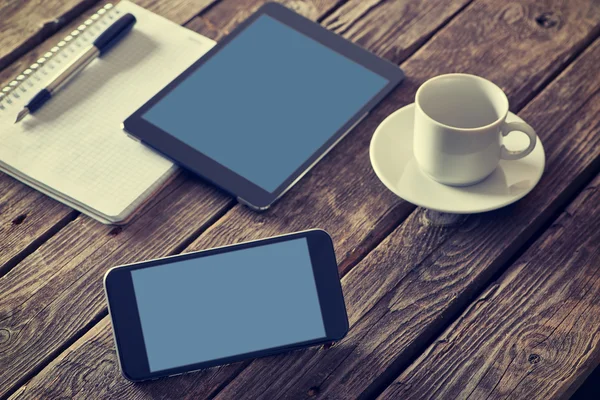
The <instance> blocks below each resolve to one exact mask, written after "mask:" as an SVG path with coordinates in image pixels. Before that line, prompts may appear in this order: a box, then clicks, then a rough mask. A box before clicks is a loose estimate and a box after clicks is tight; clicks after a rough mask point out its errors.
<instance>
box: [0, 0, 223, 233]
mask: <svg viewBox="0 0 600 400" xmlns="http://www.w3.org/2000/svg"><path fill="white" fill-rule="evenodd" d="M124 13H132V14H133V15H135V17H136V19H137V23H136V24H135V25H134V28H133V30H132V31H131V33H130V34H129V35H128V36H127V37H125V38H124V39H123V40H122V41H121V42H120V43H119V44H117V46H115V47H114V48H113V49H112V50H111V51H110V52H109V53H108V54H106V55H105V56H103V57H102V58H99V59H96V60H95V61H93V62H92V64H90V65H89V66H88V67H87V68H86V69H85V70H84V71H82V72H81V73H80V74H79V75H78V76H77V77H76V78H75V79H74V80H73V81H72V82H71V83H69V85H68V86H66V87H65V88H63V89H62V90H61V91H60V92H59V93H58V94H56V95H55V96H54V97H53V98H52V100H50V101H49V102H48V103H47V104H46V105H45V106H44V107H43V108H42V109H41V110H39V111H38V112H37V113H36V114H35V115H33V116H29V117H27V118H25V119H24V120H23V121H21V122H20V123H19V124H14V121H15V117H16V115H17V113H18V112H19V111H20V110H21V109H22V108H23V106H24V105H25V104H26V103H27V101H28V100H30V98H31V97H32V96H33V95H34V94H35V93H36V92H37V91H39V90H40V89H41V88H43V86H44V85H45V84H46V83H48V82H49V81H50V80H51V79H53V78H54V77H55V76H56V75H57V74H58V73H59V72H60V71H61V70H62V69H63V68H64V67H65V66H66V65H68V64H69V63H70V62H71V61H72V60H73V59H74V58H76V57H77V56H78V55H79V54H81V53H82V52H83V51H85V49H86V48H87V46H89V45H90V44H91V43H92V42H93V41H94V39H95V38H96V37H97V36H98V35H100V34H101V33H102V32H103V31H104V29H106V27H108V26H109V25H110V24H111V23H112V22H113V21H114V20H116V19H117V18H118V17H120V15H122V14H124ZM214 44H215V42H214V41H212V40H210V39H208V38H206V37H204V36H202V35H199V34H197V33H195V32H192V31H190V30H188V29H186V28H183V27H181V26H179V25H177V24H175V23H173V22H171V21H168V20H167V19H165V18H162V17H160V16H158V15H156V14H153V13H152V12H150V11H148V10H145V9H143V8H141V7H139V6H136V5H135V4H133V3H130V2H128V1H122V2H121V3H119V4H118V5H116V6H115V7H112V6H111V5H107V6H105V7H103V8H102V9H100V10H99V11H98V12H97V13H96V14H94V15H93V16H92V17H91V18H90V19H88V20H87V21H85V23H84V24H82V25H80V26H79V27H78V28H77V29H76V30H75V31H73V32H72V33H71V34H70V35H69V36H67V37H66V38H64V39H63V40H62V41H60V42H59V43H57V45H56V46H55V47H54V48H52V49H51V51H49V52H48V53H46V54H45V55H44V56H43V57H42V58H40V59H39V60H38V61H37V62H36V63H35V64H33V65H32V66H31V67H30V68H28V69H26V70H25V71H23V72H22V73H21V74H20V75H18V76H17V77H16V78H15V79H14V80H13V81H12V82H10V83H9V85H8V86H7V87H6V88H4V89H2V90H0V170H2V171H3V172H5V173H7V174H9V175H11V176H13V177H15V178H16V179H18V180H20V181H22V182H24V183H25V184H27V185H29V186H31V187H33V188H35V189H37V190H39V191H41V192H43V193H45V194H46V195H48V196H50V197H52V198H54V199H56V200H58V201H61V202H63V203H65V204H67V205H69V206H70V207H72V208H74V209H77V210H79V211H81V212H83V213H85V214H87V215H89V216H91V217H93V218H95V219H97V220H99V221H101V222H103V223H111V224H117V223H124V222H125V221H126V220H127V219H128V217H129V216H130V215H131V214H132V213H133V212H134V211H135V210H136V209H137V208H139V207H140V206H141V205H142V204H143V203H144V202H145V200H147V199H148V198H149V197H150V196H151V195H152V194H153V193H154V192H156V191H157V190H158V189H159V188H160V187H161V186H162V185H164V184H165V182H167V181H168V179H169V178H170V177H171V176H173V174H174V172H175V171H176V167H175V166H174V164H173V163H172V162H170V161H169V160H166V159H165V158H163V157H161V156H160V155H158V154H156V153H154V152H153V151H152V150H150V149H148V148H146V147H145V146H144V145H142V144H141V143H139V142H136V141H134V140H132V139H131V138H129V137H128V136H127V135H126V134H125V133H124V131H123V130H122V122H123V121H124V120H125V119H126V118H127V117H128V116H129V115H130V114H132V113H133V112H134V111H135V110H137V109H138V108H139V107H140V106H141V105H143V104H144V103H145V102H146V101H147V100H148V99H150V98H151V97H152V96H153V95H154V94H156V93H157V92H158V91H159V90H160V89H162V88H163V87H164V86H166V85H167V84H168V83H169V82H170V81H172V80H173V79H174V78H175V77H177V75H179V74H180V73H181V72H183V71H184V70H185V69H187V67H189V66H190V65H191V64H192V63H193V62H194V61H196V60H197V59H198V58H200V57H201V56H202V55H203V54H204V53H206V52H207V51H208V50H209V49H210V48H211V47H212V46H214Z"/></svg>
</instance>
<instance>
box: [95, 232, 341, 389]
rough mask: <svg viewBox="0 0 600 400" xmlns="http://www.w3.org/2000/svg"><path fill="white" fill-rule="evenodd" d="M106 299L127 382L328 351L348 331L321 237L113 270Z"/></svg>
mask: <svg viewBox="0 0 600 400" xmlns="http://www.w3.org/2000/svg"><path fill="white" fill-rule="evenodd" d="M106 291H107V297H108V300H109V308H110V312H111V318H112V322H113V328H114V329H115V337H116V341H117V347H118V349H119V357H120V360H121V361H123V358H126V360H124V361H125V363H121V366H122V368H123V369H124V375H125V376H126V377H130V376H132V375H135V378H136V379H134V380H143V379H145V378H148V377H153V376H162V375H164V374H165V372H167V373H166V374H170V373H171V372H173V371H177V372H180V371H186V370H194V369H198V368H203V367H208V366H212V365H219V364H220V363H226V362H232V361H235V360H238V359H244V358H248V357H258V356H262V355H266V353H265V354H263V352H264V351H268V350H272V349H287V348H297V347H302V345H309V344H315V343H321V342H326V341H331V340H335V339H339V337H334V336H339V334H338V333H335V332H342V336H343V334H345V332H346V330H347V317H346V313H345V308H344V305H343V297H342V294H341V287H340V283H339V276H338V274H337V264H336V263H335V255H334V253H333V246H332V244H331V239H330V238H329V236H328V235H327V234H326V233H324V232H323V231H309V232H305V233H300V234H293V235H291V236H290V237H279V238H272V239H266V240H264V241H257V242H254V243H246V244H242V245H236V246H231V247H229V248H220V249H215V250H209V251H207V252H201V253H197V254H188V255H182V256H177V257H171V258H166V259H163V260H154V261H149V262H147V263H142V264H139V265H132V266H124V267H117V268H115V269H113V270H112V271H111V272H109V273H108V274H107V278H106ZM125 366H130V369H132V370H135V371H137V372H136V373H134V374H131V373H126V371H125V369H126V368H125ZM132 366H133V367H132ZM188 367H189V368H188Z"/></svg>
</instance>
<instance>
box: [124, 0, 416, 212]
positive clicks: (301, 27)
mask: <svg viewBox="0 0 600 400" xmlns="http://www.w3.org/2000/svg"><path fill="white" fill-rule="evenodd" d="M261 15H268V16H270V17H272V18H275V19H276V20H278V21H280V22H282V23H284V24H286V25H288V26H290V27H291V28H292V29H295V30H297V31H298V32H301V33H302V34H304V35H306V36H308V37H310V38H312V39H314V40H316V41H318V42H320V43H321V44H323V45H325V46H327V47H329V48H331V49H332V50H333V51H336V52H338V53H339V54H342V55H343V56H345V57H347V58H349V59H351V60H353V61H355V62H357V63H358V64H360V65H362V66H364V67H365V68H367V69H369V70H371V71H373V72H375V73H377V74H378V75H380V76H382V77H383V78H385V79H387V80H388V81H389V83H388V84H387V85H386V86H385V87H384V88H383V89H382V90H381V91H379V93H378V94H377V95H375V96H374V97H373V98H372V99H371V100H370V101H369V102H367V103H366V104H365V105H364V106H363V107H362V108H361V109H360V110H359V111H358V112H357V113H356V114H355V115H354V116H352V118H350V119H349V120H348V121H347V122H346V123H345V124H344V125H343V126H342V127H341V128H340V129H339V130H338V131H337V132H336V133H335V134H333V135H332V136H331V137H330V138H329V140H327V142H325V143H324V144H323V146H321V147H320V148H319V149H318V150H317V151H316V152H315V153H313V154H312V155H311V156H310V157H309V158H308V159H307V160H306V161H305V162H304V163H303V164H302V165H301V166H300V167H299V168H298V169H296V170H295V171H294V173H293V174H291V175H290V176H289V177H288V178H287V179H286V180H285V181H284V182H283V183H282V184H281V185H280V186H279V187H278V188H277V189H275V190H274V191H273V192H268V191H266V190H265V189H263V188H261V187H260V186H258V185H256V184H254V183H253V182H251V181H249V180H247V179H246V178H244V177H242V176H240V175H238V174H237V173H235V172H233V171H231V170H230V169H228V168H227V167H225V166H223V165H221V164H219V163H217V162H216V161H214V160H213V159H211V158H209V157H208V156H206V155H204V154H203V153H202V152H201V151H198V150H196V149H194V148H193V147H191V146H189V145H187V144H185V143H183V142H182V141H180V140H179V139H177V138H175V137H174V136H172V135H170V134H169V133H168V132H165V131H163V130H161V129H159V128H158V127H156V126H154V125H153V124H151V123H150V122H148V121H146V120H145V119H143V118H142V115H144V114H145V113H146V112H147V111H148V110H149V109H150V108H151V107H152V106H154V104H156V103H157V102H158V101H160V100H161V99H162V98H163V97H165V96H166V95H167V94H168V93H169V92H171V90H173V89H174V88H175V87H176V86H178V85H179V83H180V82H182V81H183V80H185V79H186V78H187V77H188V76H189V75H190V74H191V73H193V72H194V71H195V70H197V69H198V68H200V67H201V66H202V65H203V64H204V63H205V62H206V61H207V60H209V59H210V58H211V57H213V56H214V55H215V54H216V53H217V52H219V50H220V49H222V48H223V47H225V46H227V44H228V43H229V42H230V41H231V40H233V39H234V38H235V37H236V36H237V35H238V34H239V33H240V32H241V31H243V30H244V29H245V28H246V27H247V26H249V25H250V24H252V23H253V22H254V21H255V20H256V19H257V18H259V17H260V16H261ZM403 78H404V74H403V72H402V70H401V69H400V68H399V67H398V66H397V65H395V64H393V63H391V62H388V61H386V60H383V59H381V58H379V57H377V56H375V55H374V54H372V53H370V52H368V51H366V50H364V49H363V48H361V47H359V46H357V45H355V44H353V43H351V42H349V41H347V40H345V39H343V38H342V37H340V36H338V35H336V34H334V33H332V32H330V31H328V30H327V29H325V28H323V27H322V26H320V25H319V24H317V23H315V22H313V21H311V20H309V19H307V18H304V17H302V16H300V15H298V14H296V13H294V12H293V11H291V10H289V9H287V8H286V7H284V6H282V5H280V4H277V3H267V4H265V5H264V6H262V7H261V8H260V9H259V10H258V11H257V12H256V13H255V14H253V15H252V16H250V17H249V18H248V19H247V20H245V21H244V22H242V23H241V24H240V25H239V26H238V27H237V28H236V29H234V30H233V31H232V32H231V33H230V34H229V35H228V36H227V37H225V38H224V39H223V40H221V41H220V42H219V43H218V44H217V45H215V46H214V47H213V48H212V49H211V50H210V51H208V52H207V53H206V54H205V55H204V56H203V57H202V58H200V59H199V60H198V61H196V62H195V63H194V64H192V66H190V67H189V68H188V69H187V70H185V71H184V72H183V73H181V75H179V76H178V77H177V78H176V79H175V80H173V81H172V82H171V83H169V84H168V85H167V86H166V87H165V88H164V89H162V90H161V91H160V92H159V93H158V94H157V95H155V96H154V97H153V98H152V99H150V100H149V101H148V102H147V103H146V104H144V105H143V106H142V107H141V108H140V109H138V110H137V111H136V112H135V113H134V114H132V115H131V116H130V117H129V118H127V119H126V120H125V122H124V123H123V125H124V129H125V131H126V132H128V133H129V134H130V135H132V136H134V137H135V138H137V139H139V140H140V141H142V142H143V143H144V144H145V145H148V146H149V147H151V148H153V149H155V150H157V151H158V152H160V153H162V154H163V155H165V156H166V157H167V158H169V159H171V160H173V161H174V162H175V163H177V164H179V165H181V166H183V167H184V168H187V169H189V170H191V171H192V172H194V173H196V174H198V175H200V176H201V177H203V178H205V179H206V180H208V181H210V182H212V183H213V184H215V185H216V186H219V187H220V188H222V189H224V190H225V191H227V192H229V193H231V194H232V195H234V196H236V197H238V199H239V200H240V201H242V202H243V203H245V204H247V205H249V206H251V207H252V208H254V209H257V210H264V209H267V208H268V207H269V206H270V205H271V204H273V202H275V200H277V199H278V198H279V197H280V196H281V195H283V194H284V193H285V192H286V191H287V190H288V189H289V188H291V187H292V186H293V184H294V183H295V182H296V181H297V180H298V179H300V178H301V177H302V176H303V175H304V174H305V173H306V172H308V170H310V168H311V167H312V166H313V165H314V164H316V162H317V161H318V160H320V159H321V157H323V156H324V155H325V154H326V153H327V152H328V151H329V150H330V149H331V148H332V147H333V146H334V145H335V144H336V143H337V142H338V141H339V140H341V139H342V137H343V136H344V135H345V134H346V133H348V132H349V131H350V130H351V129H352V128H353V127H354V125H356V124H357V123H358V122H360V120H361V119H362V118H364V117H365V116H366V115H367V114H368V112H369V111H370V110H371V109H373V107H375V105H377V103H379V102H380V101H381V100H382V99H383V98H384V97H385V96H386V95H387V94H388V93H389V92H391V91H392V89H393V88H394V87H395V86H396V85H398V84H399V83H400V82H401V81H402V79H403ZM198 124H199V125H200V124H201V121H198Z"/></svg>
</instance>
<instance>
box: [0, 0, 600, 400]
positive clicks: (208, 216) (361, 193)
mask: <svg viewBox="0 0 600 400" xmlns="http://www.w3.org/2000/svg"><path fill="white" fill-rule="evenodd" d="M135 2H136V3H138V4H140V5H142V6H144V7H146V8H148V9H150V10H152V11H153V12H155V13H158V14H160V15H163V16H164V17H166V18H169V19H171V20H173V21H176V22H177V23H180V24H183V25H184V26H187V27H188V28H190V29H193V30H195V31H197V32H200V33H202V34H204V35H206V36H209V37H211V38H214V39H216V40H219V39H220V38H221V37H223V35H225V34H226V33H227V32H228V31H230V30H231V29H232V28H233V27H234V26H236V24H238V23H239V22H240V21H242V20H243V19H245V18H246V17H247V16H248V15H250V14H251V13H252V11H253V10H255V9H256V8H257V7H258V6H260V5H261V3H263V1H262V0H243V1H239V0H220V1H214V0H171V1H168V0H135ZM284 3H285V4H286V5H287V6H289V7H291V8H293V9H294V10H296V11H298V12H299V13H301V14H303V15H305V16H307V17H309V18H311V19H313V20H316V21H319V22H320V23H321V24H322V25H323V26H325V27H327V28H328V29H330V30H332V31H334V32H337V33H339V34H341V35H343V36H344V37H346V38H348V39H350V40H352V41H354V42H356V43H358V44H360V45H361V46H363V47H365V48H367V49H368V50H370V51H372V52H374V53H376V54H378V55H380V56H382V57H385V58H387V59H388V60H390V61H392V62H394V63H397V64H399V65H401V67H402V68H403V69H404V71H405V72H406V75H407V80H406V81H405V82H404V83H403V84H402V85H401V86H400V87H399V88H397V89H396V90H395V91H394V92H393V93H392V94H391V95H390V96H388V97H387V98H386V99H385V100H384V101H383V102H382V103H381V104H380V105H379V106H378V107H377V108H376V110H375V112H373V113H372V114H371V115H370V116H369V117H368V118H367V119H366V120H365V121H363V122H362V123H361V124H360V125H358V127H357V128H356V129H354V131H353V132H352V133H351V134H350V135H349V136H348V137H347V138H346V139H344V140H343V141H342V142H341V143H340V144H339V145H338V146H337V147H336V148H335V149H334V150H333V151H332V152H331V153H330V154H329V155H328V156H327V157H325V159H324V160H322V161H321V162H320V163H319V164H318V165H317V166H316V167H315V168H314V169H313V171H312V172H310V173H309V174H308V175H307V176H306V177H305V178H304V179H302V181H301V182H300V183H299V184H298V185H296V187H295V188H294V189H292V190H291V191H290V192H289V193H288V194H287V195H286V196H285V197H284V198H283V199H282V200H281V201H280V202H279V203H278V204H277V205H276V206H275V207H273V208H272V209H271V210H270V211H268V212H266V213H262V214H258V213H255V212H252V211H250V210H248V209H247V208H245V207H243V206H240V205H238V204H236V202H235V201H234V200H233V199H232V198H230V197H228V196H226V195H224V194H222V193H221V192H219V191H217V190H215V189H214V188H213V187H211V186H210V185H208V184H205V183H203V182H201V181H200V180H198V179H196V178H194V177H191V176H188V175H186V174H181V175H180V176H179V177H178V178H177V179H176V180H175V181H173V182H171V183H170V184H169V185H168V187H166V188H165V189H164V190H162V192H160V194H159V195H158V196H156V197H155V198H154V199H153V200H152V201H151V203H150V204H149V205H148V206H146V207H145V208H144V210H143V211H142V212H141V213H140V214H139V215H137V217H136V218H135V219H134V220H133V222H132V223H130V224H129V225H127V226H125V227H122V228H121V227H110V226H105V225H101V224H99V223H97V222H95V221H93V220H91V219H90V218H88V217H86V216H83V215H80V214H79V213H78V212H75V211H74V210H72V209H69V208H68V207H66V206H64V205H62V204H59V203H57V202H55V201H53V200H51V199H49V198H47V197H45V196H43V195H41V194H40V193H38V192H36V191H34V190H32V189H30V188H28V187H26V186H24V185H23V184H21V183H19V182H17V181H15V180H13V179H11V178H9V177H8V176H6V175H3V174H0V397H1V398H4V397H11V398H52V397H59V396H60V397H63V398H83V399H96V398H128V397H131V398H146V397H154V398H179V397H187V398H213V397H216V398H228V399H238V398H264V399H277V398H284V397H285V398H291V399H296V398H330V399H345V398H350V399H353V398H357V397H361V396H362V397H366V398H375V397H378V396H380V398H385V399H388V398H389V399H408V398H411V399H413V398H421V397H423V398H443V399H446V398H455V397H458V398H467V397H468V398H472V399H480V398H488V397H490V398H505V397H509V398H528V399H533V398H535V399H547V398H555V397H563V398H564V397H568V396H569V395H570V394H572V393H573V392H574V391H575V390H576V389H577V387H578V386H579V385H580V384H581V383H582V382H583V381H584V380H585V378H586V377H587V376H588V375H589V374H590V372H591V371H592V370H593V369H594V368H595V367H596V366H597V365H598V364H600V317H599V316H600V229H598V226H599V225H600V191H599V189H598V187H599V185H600V177H599V176H598V171H599V170H600V39H598V37H599V36H600V2H598V1H596V0H569V1H561V0H522V1H516V0H505V1H499V0H473V1H471V0H428V1H421V0H398V1H380V0H348V1H343V0H318V1H317V0H315V1H302V0H288V1H285V2H284ZM103 4H104V3H103V2H102V1H100V2H98V1H97V0H45V1H44V2H40V1H34V0H5V1H3V2H1V3H0V71H1V72H0V82H7V81H8V80H9V79H11V78H12V77H13V76H14V75H15V74H16V73H18V72H19V71H21V70H23V69H24V68H26V67H27V66H28V65H30V64H31V63H33V62H34V61H35V60H36V59H37V58H39V57H40V56H41V55H42V54H43V53H44V52H46V51H47V50H48V49H49V48H50V47H52V46H53V45H54V44H55V43H56V41H57V40H58V39H59V38H61V37H62V36H64V35H65V34H66V33H68V32H70V31H71V30H72V29H73V28H74V27H76V26H77V25H79V24H80V23H81V21H83V20H84V19H85V18H86V16H89V15H90V14H91V13H93V12H94V11H95V10H96V9H97V8H98V7H100V6H101V5H103ZM447 72H467V73H474V74H477V75H481V76H483V77H486V78H488V79H491V80H492V81H494V82H496V83H497V84H498V85H500V86H501V87H502V88H503V89H504V90H505V91H506V93H507V94H508V97H509V100H510V104H511V109H512V111H514V112H518V113H519V115H520V116H521V117H523V118H524V119H525V120H526V121H527V122H529V123H530V124H531V125H533V126H534V127H535V128H536V130H537V132H538V134H539V137H540V139H541V140H542V141H543V144H544V147H545V150H546V157H547V165H546V171H545V175H544V177H543V178H542V180H541V182H540V184H539V185H538V186H537V187H536V189H535V190H534V191H533V192H532V193H531V194H529V195H528V196H527V197H526V198H524V199H523V200H521V201H519V202H517V203H516V204H514V205H512V206H509V207H506V208H504V209H501V210H498V211H494V212H489V213H484V214H477V215H469V216H467V217H454V216H449V215H440V214H436V213H432V212H430V211H428V210H424V209H421V208H416V207H415V206H413V205H411V204H409V203H407V202H405V201H403V200H401V199H399V198H397V197H396V196H394V195H393V194H392V193H390V192H389V191H388V190H387V189H385V187H384V186H383V185H382V184H381V183H380V182H379V181H378V179H377V177H376V176H375V174H374V172H373V170H372V169H371V166H370V163H369V156H368V149H369V141H370V139H371V136H372V134H373V132H374V130H375V128H376V127H377V125H378V124H379V123H380V122H381V121H382V120H383V119H384V118H385V117H386V116H387V115H389V114H390V113H391V112H392V111H394V110H396V109H398V108H400V107H401V106H404V105H406V104H409V103H411V102H412V101H413V98H414V95H415V91H416V88H417V87H418V86H419V85H420V84H421V83H422V82H423V81H425V80H426V79H428V78H430V77H433V76H435V75H439V74H442V73H447ZM0 145H1V143H0ZM313 227H320V228H324V229H326V230H328V231H329V232H330V233H331V234H332V236H333V239H334V242H335V245H336V252H337V256H338V260H339V265H340V267H339V268H340V272H341V274H342V275H343V278H342V281H343V287H344V293H345V297H346V302H347V306H348V313H349V318H350V323H351V330H350V333H349V334H348V336H347V337H346V338H345V339H344V340H343V341H341V342H339V343H336V344H335V345H333V346H325V347H321V348H312V349H308V350H305V351H299V352H294V353H291V354H285V355H280V356H277V357H270V358H265V359H258V360H253V361H247V362H242V363H238V364H233V365H228V366H224V367H220V368H214V369H210V370H206V371H203V372H199V373H194V374H189V375H186V376H180V377H176V378H171V379H163V380H159V381H155V382H151V383H144V384H132V383H129V382H128V381H126V380H124V379H123V378H122V377H121V376H120V374H119V371H118V368H117V362H116V359H115V350H114V345H113V340H112V335H111V328H110V323H109V319H108V316H107V309H106V303H105V300H104V294H103V289H102V276H103V274H104V272H105V271H106V270H107V269H108V268H109V267H112V266H114V265H119V264H124V263H129V262H133V261H140V260H144V259H149V258H156V257H160V256H166V255H170V254H176V253H181V252H187V251H192V250H198V249H206V248H209V247H214V246H218V245H224V244H230V243H237V242H241V241H245V240H250V239H257V238H263V237H268V236H271V235H276V234H281V233H286V232H292V231H297V230H302V229H306V228H313Z"/></svg>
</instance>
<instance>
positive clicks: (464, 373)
mask: <svg viewBox="0 0 600 400" xmlns="http://www.w3.org/2000/svg"><path fill="white" fill-rule="evenodd" d="M599 224H600V176H599V177H597V178H596V179H595V180H594V182H592V184H590V185H589V186H588V187H587V188H586V190H584V191H583V192H582V193H581V194H580V195H579V196H578V198H577V199H576V200H575V201H574V202H573V203H572V204H571V205H570V206H569V207H568V208H567V210H566V211H565V212H564V213H563V214H562V215H561V217H560V218H558V220H557V221H556V222H554V223H553V224H552V226H551V227H550V228H549V229H548V230H547V231H546V232H545V233H544V235H543V236H542V237H540V238H539V239H538V240H537V241H536V242H535V244H534V245H533V246H532V247H531V248H530V249H529V250H527V252H526V253H525V254H523V255H522V256H521V257H520V258H519V259H518V260H517V261H515V263H514V264H513V266H512V267H511V268H510V269H509V270H508V271H506V273H505V274H504V275H503V276H502V277H501V278H500V279H499V280H498V281H497V282H495V283H494V284H493V285H491V286H490V288H489V289H488V290H487V291H486V292H485V293H484V294H483V295H481V296H480V297H479V298H478V299H477V300H476V301H475V302H473V303H472V305H471V306H470V307H469V308H468V309H467V310H466V311H465V312H464V313H463V314H462V315H461V316H460V318H458V319H457V321H456V323H454V324H453V325H452V326H451V327H450V328H448V329H447V330H446V331H445V332H444V333H443V334H442V335H441V336H440V337H439V338H438V339H437V340H436V341H435V343H434V344H433V345H432V346H431V347H429V348H428V349H427V351H426V352H425V353H424V354H423V355H422V356H421V357H420V358H419V359H418V360H417V361H416V362H415V363H414V364H413V365H411V366H410V368H409V369H408V370H406V371H405V372H404V373H403V374H402V375H401V376H400V377H399V378H398V379H396V380H395V381H394V383H393V385H391V386H390V387H389V388H388V389H387V390H386V391H385V392H384V393H383V395H382V396H381V398H382V399H401V398H410V399H424V398H431V399H434V398H445V399H450V398H452V399H454V398H461V399H466V398H472V399H482V398H486V399H487V398H490V399H500V398H502V399H504V398H516V399H523V398H539V399H550V398H568V397H569V396H570V395H571V394H572V393H573V392H574V391H575V389H576V388H577V387H578V386H579V384H581V382H582V381H583V380H584V379H585V377H586V376H587V374H589V373H590V372H591V371H592V370H593V369H594V368H595V367H596V366H598V365H599V364H600V324H599V321H598V315H600V245H599V244H600V230H598V225H599Z"/></svg>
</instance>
